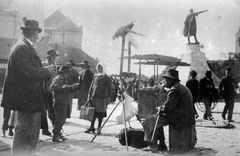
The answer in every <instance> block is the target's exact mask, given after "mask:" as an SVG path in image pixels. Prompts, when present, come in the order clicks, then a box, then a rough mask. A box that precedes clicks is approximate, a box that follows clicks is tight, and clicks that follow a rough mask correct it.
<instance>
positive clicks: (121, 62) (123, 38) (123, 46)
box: [119, 34, 126, 75]
mask: <svg viewBox="0 0 240 156" xmlns="http://www.w3.org/2000/svg"><path fill="white" fill-rule="evenodd" d="M125 37H126V34H124V35H123V36H122V49H121V60H120V73H119V74H120V75H121V74H122V72H123V59H124V48H125Z"/></svg>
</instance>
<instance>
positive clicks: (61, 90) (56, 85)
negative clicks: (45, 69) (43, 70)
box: [50, 74, 73, 106]
mask: <svg viewBox="0 0 240 156" xmlns="http://www.w3.org/2000/svg"><path fill="white" fill-rule="evenodd" d="M50 89H51V91H53V99H54V106H55V105H56V104H60V105H67V104H68V98H67V94H68V93H71V92H73V87H72V85H67V84H66V80H65V78H64V77H63V76H62V75H59V74H58V75H57V76H56V77H55V78H54V79H53V81H52V84H51V85H50Z"/></svg>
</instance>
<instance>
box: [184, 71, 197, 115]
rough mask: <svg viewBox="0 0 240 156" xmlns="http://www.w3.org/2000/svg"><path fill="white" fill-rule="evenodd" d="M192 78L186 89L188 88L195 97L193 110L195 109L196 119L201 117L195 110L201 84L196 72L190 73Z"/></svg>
mask: <svg viewBox="0 0 240 156" xmlns="http://www.w3.org/2000/svg"><path fill="white" fill-rule="evenodd" d="M190 76H191V78H190V79H189V80H188V81H187V83H186V87H188V89H189V90H190V91H191V93H192V97H193V108H194V113H195V118H198V117H199V115H198V113H197V110H196V108H195V102H196V100H197V97H198V92H199V89H198V88H199V82H198V80H197V79H196V76H197V72H196V71H195V70H192V71H191V72H190Z"/></svg>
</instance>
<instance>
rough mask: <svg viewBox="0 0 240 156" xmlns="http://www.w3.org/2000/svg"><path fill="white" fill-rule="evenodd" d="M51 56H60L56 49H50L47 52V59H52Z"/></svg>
mask: <svg viewBox="0 0 240 156" xmlns="http://www.w3.org/2000/svg"><path fill="white" fill-rule="evenodd" d="M50 56H58V53H57V51H56V50H55V49H50V50H48V51H47V56H46V58H48V57H50Z"/></svg>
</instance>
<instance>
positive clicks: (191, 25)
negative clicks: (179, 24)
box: [183, 9, 208, 44]
mask: <svg viewBox="0 0 240 156" xmlns="http://www.w3.org/2000/svg"><path fill="white" fill-rule="evenodd" d="M206 11H208V10H204V11H200V12H193V9H190V13H189V14H188V15H187V17H186V20H185V22H184V30H183V35H184V36H185V37H188V43H189V44H191V42H190V36H194V39H195V43H196V44H199V42H198V40H197V36H196V33H197V23H196V18H195V16H198V14H201V13H203V12H206Z"/></svg>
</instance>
